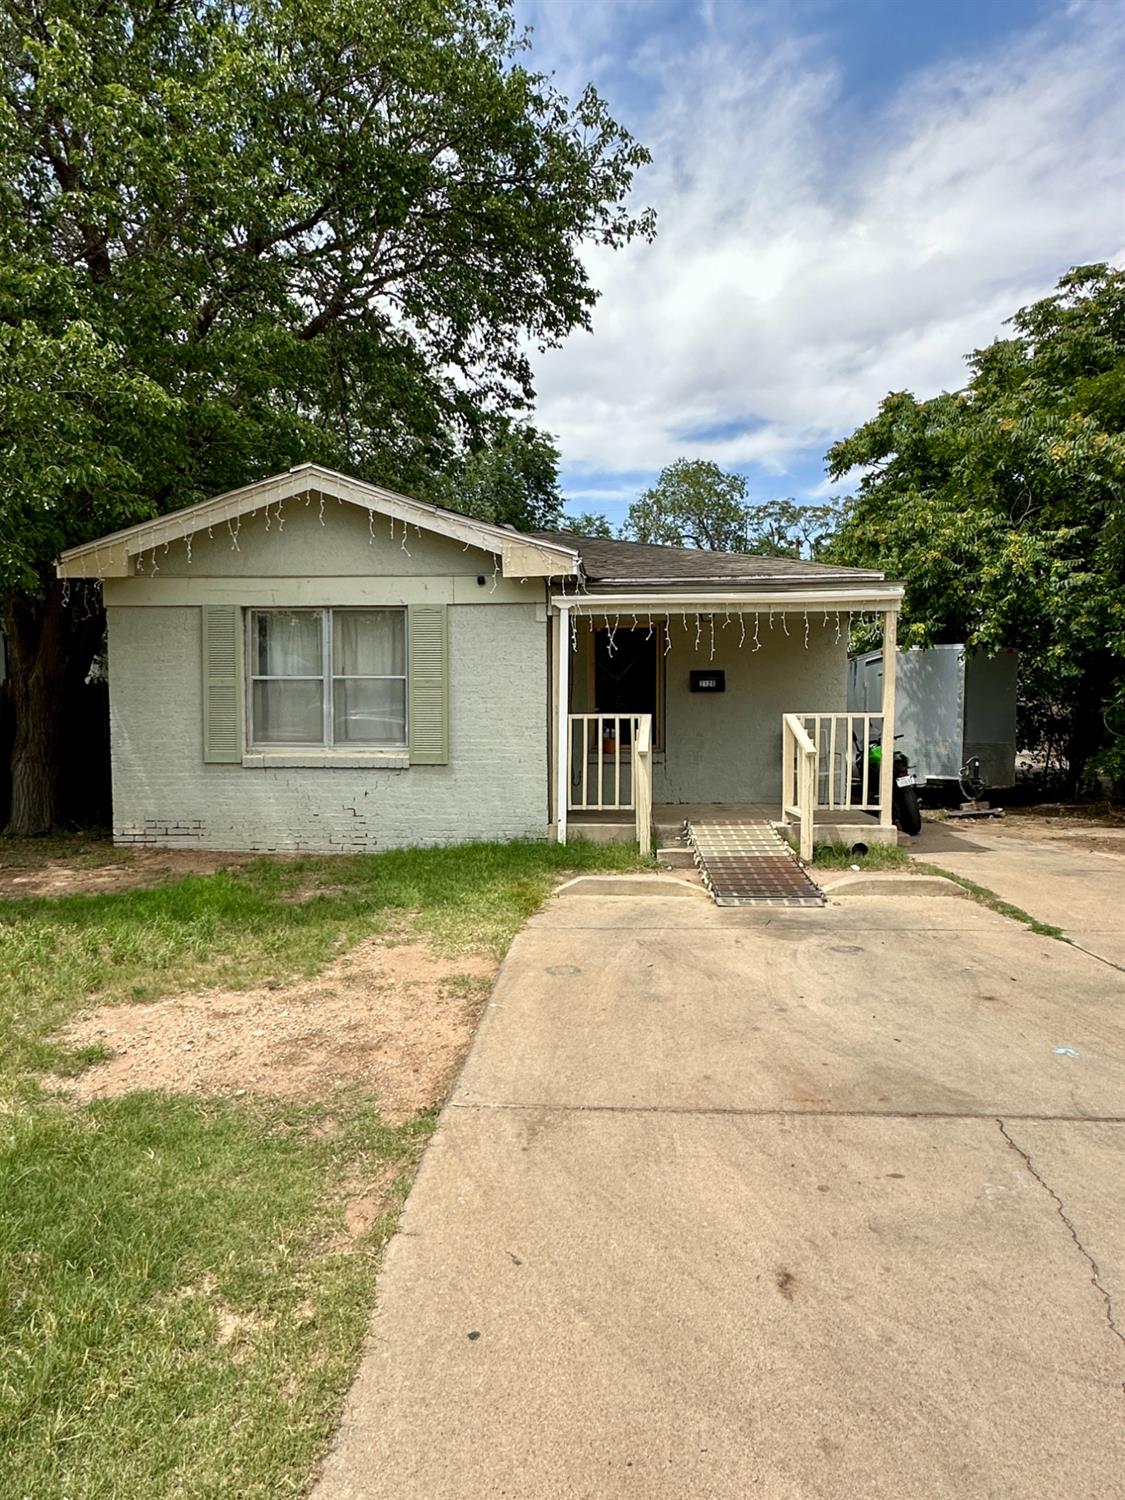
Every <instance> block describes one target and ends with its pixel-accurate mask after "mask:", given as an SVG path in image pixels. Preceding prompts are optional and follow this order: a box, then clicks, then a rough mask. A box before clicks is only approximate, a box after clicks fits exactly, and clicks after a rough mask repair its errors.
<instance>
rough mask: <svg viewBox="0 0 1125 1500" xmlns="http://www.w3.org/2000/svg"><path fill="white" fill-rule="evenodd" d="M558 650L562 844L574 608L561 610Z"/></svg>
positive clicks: (558, 782)
mask: <svg viewBox="0 0 1125 1500" xmlns="http://www.w3.org/2000/svg"><path fill="white" fill-rule="evenodd" d="M555 639H556V641H557V643H558V649H557V651H556V652H555V682H556V684H557V691H558V701H557V704H556V708H557V712H558V718H557V719H556V721H555V830H556V836H557V838H558V841H559V843H560V844H565V843H566V810H567V809H566V804H567V792H568V787H567V772H568V766H567V761H568V760H569V756H568V754H567V751H568V749H569V740H570V606H569V605H567V604H560V605H559V607H558V635H557V636H556V637H555Z"/></svg>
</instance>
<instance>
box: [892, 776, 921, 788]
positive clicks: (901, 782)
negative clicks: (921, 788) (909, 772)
mask: <svg viewBox="0 0 1125 1500" xmlns="http://www.w3.org/2000/svg"><path fill="white" fill-rule="evenodd" d="M917 781H918V778H917V777H916V776H896V777H895V786H915V785H917Z"/></svg>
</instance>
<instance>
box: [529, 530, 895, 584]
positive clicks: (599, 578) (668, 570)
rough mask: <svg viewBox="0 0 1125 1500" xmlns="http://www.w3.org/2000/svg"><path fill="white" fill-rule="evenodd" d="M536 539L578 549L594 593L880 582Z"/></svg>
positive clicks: (567, 539) (858, 575)
mask: <svg viewBox="0 0 1125 1500" xmlns="http://www.w3.org/2000/svg"><path fill="white" fill-rule="evenodd" d="M532 535H533V536H534V537H536V539H537V540H539V541H542V542H546V543H550V544H552V545H569V546H572V547H576V548H577V549H578V553H579V556H580V558H581V563H582V572H583V575H584V576H585V578H586V580H587V582H588V583H590V584H594V585H596V586H597V589H598V592H599V593H602V592H605V591H606V590H610V589H614V588H632V589H636V588H644V587H651V586H652V585H654V584H659V585H660V586H661V587H662V588H663V587H668V588H672V589H674V588H675V587H676V586H677V585H678V586H680V587H690V588H693V589H697V588H704V589H705V588H706V587H707V585H709V584H711V585H718V584H725V585H730V584H753V585H754V586H755V587H763V586H764V587H773V588H777V589H779V590H784V589H786V588H804V587H808V586H809V585H818V584H819V585H824V584H833V583H841V584H849V583H854V584H859V583H878V582H882V581H883V578H884V575H883V574H882V573H880V572H877V571H875V570H873V569H870V568H843V567H837V566H836V565H835V564H831V563H815V562H806V561H804V560H803V559H797V558H791V557H756V556H754V555H753V554H751V553H749V552H707V551H704V550H703V549H702V548H699V547H663V546H657V545H654V544H652V543H649V542H625V541H617V540H615V539H613V538H610V537H586V536H578V535H576V534H575V533H574V532H572V531H536V532H533V533H532Z"/></svg>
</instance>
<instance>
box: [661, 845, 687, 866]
mask: <svg viewBox="0 0 1125 1500" xmlns="http://www.w3.org/2000/svg"><path fill="white" fill-rule="evenodd" d="M656 862H657V864H660V865H668V866H669V867H670V868H672V869H677V870H690V869H692V868H693V867H694V865H695V855H694V854H693V853H692V850H691V846H690V845H689V844H672V845H665V846H664V847H663V848H661V849H657V851H656Z"/></svg>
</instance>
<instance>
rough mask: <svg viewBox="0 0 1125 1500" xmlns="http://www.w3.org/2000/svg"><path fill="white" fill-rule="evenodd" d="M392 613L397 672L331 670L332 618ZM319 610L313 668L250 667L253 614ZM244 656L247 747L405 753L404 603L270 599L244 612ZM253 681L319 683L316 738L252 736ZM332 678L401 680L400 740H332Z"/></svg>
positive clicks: (406, 647) (407, 696) (407, 734)
mask: <svg viewBox="0 0 1125 1500" xmlns="http://www.w3.org/2000/svg"><path fill="white" fill-rule="evenodd" d="M357 613H359V614H375V613H379V614H397V615H401V616H402V633H403V635H402V638H403V668H404V670H403V671H402V672H380V673H373V672H348V673H337V672H335V671H334V670H333V669H334V667H335V662H334V661H333V648H332V641H333V635H334V632H333V629H332V617H333V616H334V615H346V614H357ZM293 614H300V615H306V614H307V615H319V616H320V667H321V670H320V671H319V672H302V673H300V674H294V675H286V676H282V675H279V674H277V673H263V672H255V670H254V665H255V660H254V655H255V653H254V647H255V621H256V620H257V617H258V616H259V615H293ZM243 634H244V637H245V660H246V744H247V748H248V749H250V750H258V751H263V752H269V751H271V750H273V751H285V750H313V751H315V750H337V751H340V752H341V753H347V754H349V755H362V754H363V753H364V752H365V751H380V750H389V751H399V752H405V751H406V750H407V748H408V746H409V744H410V683H409V668H410V620H409V616H408V612H407V609H406V606H405V605H396V604H357V605H352V606H345V607H344V608H339V607H336V606H333V605H316V604H294V605H285V604H274V605H266V606H264V607H263V608H258V607H257V606H254V607H253V608H251V609H247V610H246V611H245V626H244V631H243ZM256 682H319V683H320V684H321V686H322V688H323V693H322V717H323V723H322V725H321V738H320V739H319V740H287V741H280V740H258V739H256V738H255V736H254V684H255V683H256ZM337 682H401V683H402V685H403V715H402V739H401V740H342V741H341V742H340V743H339V744H337V743H336V739H335V733H336V719H335V713H334V701H333V700H334V694H335V689H336V683H337Z"/></svg>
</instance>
